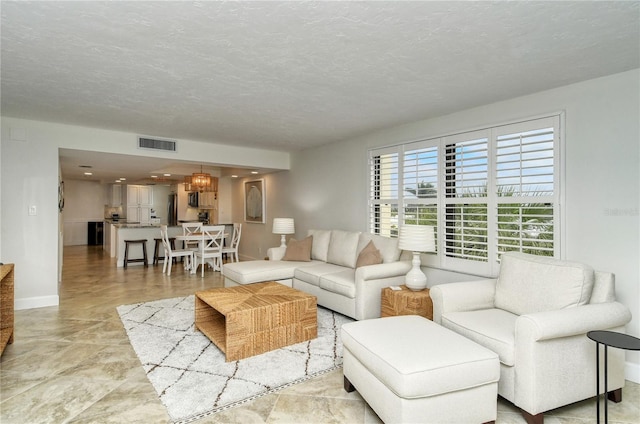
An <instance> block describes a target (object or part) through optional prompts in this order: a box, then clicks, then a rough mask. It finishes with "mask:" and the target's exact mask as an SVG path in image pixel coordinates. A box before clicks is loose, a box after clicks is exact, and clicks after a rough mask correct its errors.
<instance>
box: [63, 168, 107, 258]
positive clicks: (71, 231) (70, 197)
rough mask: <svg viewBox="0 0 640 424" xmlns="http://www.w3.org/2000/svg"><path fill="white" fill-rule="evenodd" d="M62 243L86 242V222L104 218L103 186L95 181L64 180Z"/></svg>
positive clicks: (69, 244)
mask: <svg viewBox="0 0 640 424" xmlns="http://www.w3.org/2000/svg"><path fill="white" fill-rule="evenodd" d="M64 194H65V196H64V199H65V204H64V210H63V212H62V219H63V221H64V245H65V246H77V245H83V244H87V222H89V221H102V220H103V219H104V216H103V215H104V205H105V201H106V199H105V188H104V187H103V185H102V184H100V183H98V182H95V181H82V180H65V181H64Z"/></svg>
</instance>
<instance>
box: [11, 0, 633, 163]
mask: <svg viewBox="0 0 640 424" xmlns="http://www.w3.org/2000/svg"><path fill="white" fill-rule="evenodd" d="M639 10H640V9H639V2H638V1H607V2H586V1H577V2H536V1H526V2H525V1H518V2H497V3H495V2H435V1H429V2H395V1H394V2H384V1H381V2H295V1H291V2H193V3H192V2H147V1H140V2H134V1H126V2H120V1H114V2H94V1H91V2H62V1H53V2H23V1H19V2H13V1H2V3H1V13H2V28H1V33H2V41H1V42H2V45H1V47H2V57H1V72H2V74H1V78H2V81H1V90H2V91H1V100H2V102H1V107H2V114H3V115H5V116H13V117H21V118H27V119H37V120H45V121H55V122H62V123H68V124H76V125H83V126H92V127H100V128H111V129H118V130H124V131H130V132H134V133H138V134H145V135H152V136H159V137H172V138H183V139H192V140H202V141H209V142H215V143H225V144H234V145H242V146H253V147H262V148H268V149H274V150H283V151H294V150H297V149H302V148H306V147H310V146H315V145H320V144H324V143H330V142H335V141H339V140H343V139H347V138H351V137H354V136H359V135H363V134H366V133H369V132H372V131H375V130H377V129H380V128H384V127H389V126H393V125H398V124H403V123H407V122H411V121H416V120H420V119H426V118H429V117H434V116H439V115H443V114H447V113H451V112H454V111H457V110H461V109H465V108H469V107H473V106H478V105H482V104H487V103H491V102H495V101H499V100H502V99H507V98H512V97H515V96H520V95H524V94H528V93H533V92H537V91H540V90H544V89H549V88H554V87H558V86H562V85H566V84H569V83H573V82H578V81H582V80H586V79H591V78H595V77H599V76H603V75H608V74H612V73H617V72H622V71H625V70H629V69H633V68H637V67H639V66H640V59H639V56H640V47H639V43H640V41H639V40H640V32H639V26H640V18H639V13H640V12H639Z"/></svg>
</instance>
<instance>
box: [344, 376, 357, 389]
mask: <svg viewBox="0 0 640 424" xmlns="http://www.w3.org/2000/svg"><path fill="white" fill-rule="evenodd" d="M344 390H345V391H346V392H347V393H351V392H353V391H354V390H356V387H355V386H354V385H353V384H351V382H350V381H349V379H348V378H347V377H345V378H344Z"/></svg>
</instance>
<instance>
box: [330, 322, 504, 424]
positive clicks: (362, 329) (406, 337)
mask: <svg viewBox="0 0 640 424" xmlns="http://www.w3.org/2000/svg"><path fill="white" fill-rule="evenodd" d="M342 343H343V345H344V353H343V355H344V365H343V367H344V385H345V390H347V391H348V392H350V391H353V390H358V392H359V393H360V395H361V396H362V397H363V398H364V400H365V401H367V403H368V404H369V405H370V406H371V408H372V409H373V410H374V411H375V412H376V413H377V414H378V416H379V417H380V418H381V419H382V420H383V421H384V422H385V423H387V424H391V423H486V422H493V421H495V419H496V414H497V398H498V379H499V378H500V363H499V361H498V355H497V354H495V353H494V352H492V351H490V350H488V349H486V348H484V347H482V346H480V345H479V344H477V343H475V342H473V341H471V340H469V339H467V338H465V337H463V336H461V335H459V334H457V333H454V332H453V331H450V330H448V329H446V328H444V327H442V326H440V325H438V324H435V323H433V322H432V321H430V320H428V319H426V318H423V317H420V316H417V315H405V316H397V317H388V318H378V319H370V320H364V321H357V322H353V323H349V324H344V325H343V326H342Z"/></svg>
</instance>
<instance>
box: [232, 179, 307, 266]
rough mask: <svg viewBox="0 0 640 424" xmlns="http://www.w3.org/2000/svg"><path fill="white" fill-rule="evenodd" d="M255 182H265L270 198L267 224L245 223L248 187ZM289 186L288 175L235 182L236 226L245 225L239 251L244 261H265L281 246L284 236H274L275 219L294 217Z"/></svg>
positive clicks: (233, 206) (267, 195)
mask: <svg viewBox="0 0 640 424" xmlns="http://www.w3.org/2000/svg"><path fill="white" fill-rule="evenodd" d="M255 179H264V191H265V192H264V194H265V196H266V200H265V208H266V214H265V223H264V224H258V223H252V222H245V220H244V183H245V181H250V180H255ZM288 186H289V172H288V171H283V172H276V173H273V174H268V175H256V176H255V177H252V178H244V179H243V178H238V179H233V180H232V181H231V197H232V199H233V202H232V205H231V207H232V210H233V215H232V216H233V222H240V223H242V236H241V238H240V245H239V247H238V254H239V256H240V260H252V259H264V258H265V257H266V256H267V249H269V248H270V247H277V246H279V245H280V236H279V235H277V234H273V233H272V230H273V218H286V217H292V213H293V210H292V209H291V208H290V207H289V206H288V203H289V198H290V193H289V190H288V188H287V187H288ZM296 225H297V224H296Z"/></svg>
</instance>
